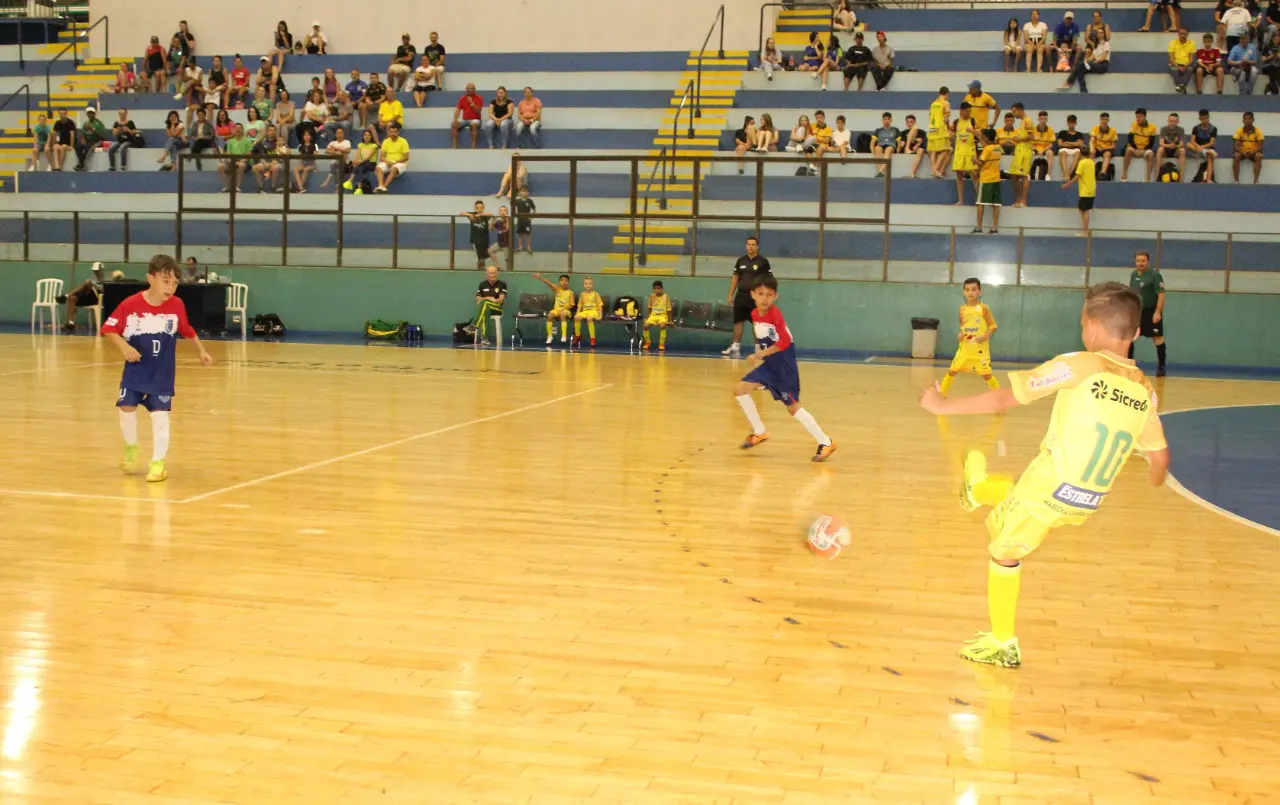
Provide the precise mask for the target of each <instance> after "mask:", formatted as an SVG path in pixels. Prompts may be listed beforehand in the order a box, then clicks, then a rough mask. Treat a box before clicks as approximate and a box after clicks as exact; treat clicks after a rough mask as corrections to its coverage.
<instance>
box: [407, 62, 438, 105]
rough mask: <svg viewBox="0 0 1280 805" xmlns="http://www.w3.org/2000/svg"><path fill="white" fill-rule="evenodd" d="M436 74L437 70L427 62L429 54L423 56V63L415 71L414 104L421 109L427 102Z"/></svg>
mask: <svg viewBox="0 0 1280 805" xmlns="http://www.w3.org/2000/svg"><path fill="white" fill-rule="evenodd" d="M435 74H436V69H435V68H434V67H432V66H431V63H430V62H429V61H427V54H425V53H424V54H422V61H421V62H420V63H419V64H418V66H417V67H415V68H414V70H413V102H414V103H415V104H417V106H418V108H419V109H421V108H422V105H423V104H424V103H426V102H427V92H428V91H430V87H431V80H432V78H434V77H435Z"/></svg>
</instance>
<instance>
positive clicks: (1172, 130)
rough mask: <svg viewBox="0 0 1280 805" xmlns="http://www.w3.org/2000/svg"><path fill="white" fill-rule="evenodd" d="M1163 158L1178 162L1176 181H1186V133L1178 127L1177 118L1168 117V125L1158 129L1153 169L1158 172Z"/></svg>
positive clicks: (1173, 115) (1174, 115)
mask: <svg viewBox="0 0 1280 805" xmlns="http://www.w3.org/2000/svg"><path fill="white" fill-rule="evenodd" d="M1165 157H1169V158H1174V157H1176V158H1177V160H1178V181H1179V182H1183V181H1186V175H1187V132H1186V130H1185V129H1183V128H1182V126H1179V125H1178V116H1177V115H1176V114H1171V115H1169V123H1168V125H1166V126H1165V127H1164V128H1162V129H1160V144H1159V146H1157V147H1156V162H1155V169H1156V171H1157V175H1158V172H1159V170H1160V168H1161V167H1162V166H1163V165H1164V160H1165Z"/></svg>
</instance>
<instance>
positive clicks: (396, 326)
mask: <svg viewBox="0 0 1280 805" xmlns="http://www.w3.org/2000/svg"><path fill="white" fill-rule="evenodd" d="M408 326H409V323H408V322H406V321H396V322H391V321H383V320H382V319H370V320H369V321H366V322H365V323H364V336H365V338H373V339H376V340H378V341H399V340H401V339H403V338H404V331H405V328H406V327H408Z"/></svg>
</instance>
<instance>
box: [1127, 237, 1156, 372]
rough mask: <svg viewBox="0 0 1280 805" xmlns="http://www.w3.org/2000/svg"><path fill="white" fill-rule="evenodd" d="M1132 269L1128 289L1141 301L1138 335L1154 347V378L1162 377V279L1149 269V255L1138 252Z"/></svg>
mask: <svg viewBox="0 0 1280 805" xmlns="http://www.w3.org/2000/svg"><path fill="white" fill-rule="evenodd" d="M1133 262H1134V266H1135V267H1134V269H1133V273H1132V274H1130V275H1129V287H1130V288H1132V289H1133V290H1134V291H1135V292H1137V294H1138V298H1139V299H1141V300H1142V329H1141V330H1139V333H1140V334H1141V335H1142V337H1144V338H1150V339H1151V340H1152V342H1154V343H1155V345H1156V360H1157V361H1158V362H1159V365H1158V366H1157V367H1156V377H1164V372H1165V369H1164V359H1165V345H1164V277H1162V276H1160V272H1159V271H1156V270H1155V269H1153V268H1151V267H1150V266H1151V255H1149V254H1147V253H1146V252H1138V253H1137V254H1136V255H1134V258H1133ZM1129 357H1130V358H1132V357H1133V344H1130V345H1129Z"/></svg>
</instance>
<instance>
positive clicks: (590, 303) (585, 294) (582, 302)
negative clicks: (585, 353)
mask: <svg viewBox="0 0 1280 805" xmlns="http://www.w3.org/2000/svg"><path fill="white" fill-rule="evenodd" d="M603 315H604V301H603V300H601V299H600V294H598V293H596V283H595V280H593V279H591V277H587V278H586V279H584V280H583V281H582V293H581V294H579V295H578V312H577V314H576V315H574V317H573V345H574V346H576V347H580V346H582V323H583V322H584V321H585V322H586V323H587V334H588V336H589V337H590V338H591V346H593V347H594V346H595V345H596V322H598V321H600V317H601V316H603Z"/></svg>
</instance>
